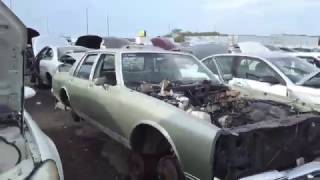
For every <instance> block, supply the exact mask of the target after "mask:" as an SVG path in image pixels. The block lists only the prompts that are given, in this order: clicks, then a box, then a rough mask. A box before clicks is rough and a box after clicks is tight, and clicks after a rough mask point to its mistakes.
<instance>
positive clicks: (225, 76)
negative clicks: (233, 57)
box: [222, 74, 233, 81]
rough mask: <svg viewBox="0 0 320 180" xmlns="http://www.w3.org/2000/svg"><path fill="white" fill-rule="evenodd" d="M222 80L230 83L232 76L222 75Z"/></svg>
mask: <svg viewBox="0 0 320 180" xmlns="http://www.w3.org/2000/svg"><path fill="white" fill-rule="evenodd" d="M222 78H223V80H225V81H231V80H232V79H233V76H232V75H231V74H224V75H223V76H222Z"/></svg>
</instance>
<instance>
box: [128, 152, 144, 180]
mask: <svg viewBox="0 0 320 180" xmlns="http://www.w3.org/2000/svg"><path fill="white" fill-rule="evenodd" d="M128 164H129V176H130V180H142V179H143V178H144V160H143V157H142V156H141V155H140V154H139V153H130V156H129V162H128Z"/></svg>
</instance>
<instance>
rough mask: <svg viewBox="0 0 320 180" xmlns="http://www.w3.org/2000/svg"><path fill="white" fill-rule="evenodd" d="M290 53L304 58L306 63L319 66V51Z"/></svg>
mask: <svg viewBox="0 0 320 180" xmlns="http://www.w3.org/2000/svg"><path fill="white" fill-rule="evenodd" d="M290 54H291V55H293V56H295V57H298V58H300V59H303V60H306V61H307V62H308V63H310V64H312V65H314V66H315V67H318V68H320V52H294V53H290Z"/></svg>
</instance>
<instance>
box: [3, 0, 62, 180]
mask: <svg viewBox="0 0 320 180" xmlns="http://www.w3.org/2000/svg"><path fill="white" fill-rule="evenodd" d="M0 42H1V45H0V61H1V67H0V72H1V73H0V79H1V80H0V154H1V155H0V179H3V180H7V179H33V180H59V179H60V180H63V178H64V177H63V171H62V165H61V160H60V157H59V154H58V151H57V148H56V146H55V145H54V143H53V142H52V140H51V139H50V138H49V137H48V136H46V135H45V134H44V133H43V132H42V131H41V129H40V128H39V127H38V125H37V124H36V123H35V122H34V121H33V119H32V117H31V116H30V115H29V114H28V113H27V112H26V111H25V109H24V106H23V104H24V98H30V97H32V96H33V95H34V94H35V92H34V90H33V89H31V88H28V87H24V84H23V83H24V80H23V68H24V67H23V64H24V63H23V62H24V60H25V58H26V57H25V56H24V53H23V52H25V50H26V48H27V30H26V27H25V26H24V25H23V23H22V22H21V21H20V20H19V19H18V18H17V17H16V16H15V15H14V14H13V13H12V12H11V11H10V10H9V8H7V7H6V6H5V5H4V3H3V2H2V1H0Z"/></svg>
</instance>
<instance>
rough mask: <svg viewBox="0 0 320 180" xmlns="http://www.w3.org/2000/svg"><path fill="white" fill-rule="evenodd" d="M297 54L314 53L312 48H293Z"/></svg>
mask: <svg viewBox="0 0 320 180" xmlns="http://www.w3.org/2000/svg"><path fill="white" fill-rule="evenodd" d="M292 49H293V50H295V51H296V52H313V50H312V49H311V48H303V47H298V48H292Z"/></svg>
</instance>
